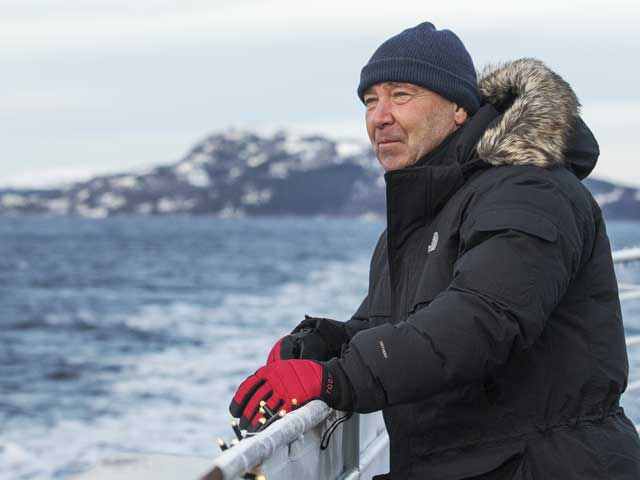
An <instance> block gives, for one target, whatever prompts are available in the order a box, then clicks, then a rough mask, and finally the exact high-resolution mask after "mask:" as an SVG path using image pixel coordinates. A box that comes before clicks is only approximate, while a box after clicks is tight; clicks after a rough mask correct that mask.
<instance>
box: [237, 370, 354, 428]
mask: <svg viewBox="0 0 640 480" xmlns="http://www.w3.org/2000/svg"><path fill="white" fill-rule="evenodd" d="M294 398H295V399H296V400H297V401H298V405H304V404H305V403H307V402H309V401H311V400H315V399H320V400H322V401H324V402H325V403H326V404H327V405H329V406H330V407H333V408H337V409H339V410H351V406H352V404H353V402H352V400H351V386H350V384H349V380H348V378H347V376H346V375H345V373H344V372H343V370H342V367H341V366H340V365H339V364H338V361H337V359H334V360H331V361H329V362H315V361H313V360H279V361H275V362H272V363H270V364H268V365H265V366H264V367H261V368H259V369H258V370H257V371H256V373H254V374H253V375H251V376H250V377H249V378H247V379H246V380H245V381H244V382H242V384H241V385H240V387H238V390H237V392H236V394H235V395H234V397H233V400H232V401H231V405H229V411H230V412H231V415H232V416H234V417H236V418H240V428H243V429H247V430H249V431H255V430H256V428H257V427H258V426H259V425H258V424H259V419H260V417H262V415H261V414H260V412H259V409H260V402H261V401H262V400H264V401H265V402H266V404H267V406H268V407H269V408H270V409H271V410H272V411H274V412H278V411H279V410H281V409H284V410H286V411H287V412H290V411H291V409H292V408H291V400H292V399H294Z"/></svg>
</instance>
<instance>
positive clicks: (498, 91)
mask: <svg viewBox="0 0 640 480" xmlns="http://www.w3.org/2000/svg"><path fill="white" fill-rule="evenodd" d="M478 88H479V89H480V92H481V93H482V95H483V105H482V107H480V109H479V110H478V111H477V112H476V113H475V114H474V115H473V116H472V117H471V118H470V119H469V120H468V121H467V123H466V124H465V125H464V126H463V127H461V128H460V129H458V130H456V131H455V132H454V133H452V134H451V135H449V136H448V137H447V138H446V139H445V140H444V141H443V142H442V143H441V144H440V145H439V146H438V147H436V148H435V149H434V150H433V151H431V152H430V153H428V154H427V155H425V156H424V157H422V158H420V159H419V160H418V162H416V163H415V164H414V165H412V166H410V167H407V168H404V169H401V170H394V171H391V172H387V173H386V174H385V176H384V177H385V181H386V184H387V228H388V230H389V233H390V234H392V235H393V234H394V233H395V234H397V236H398V238H396V241H394V243H397V244H398V245H401V244H402V243H403V242H404V238H405V237H406V236H407V235H409V234H410V233H411V231H412V230H413V229H414V228H417V227H419V226H420V225H423V224H424V223H428V222H430V221H431V219H433V217H434V216H435V215H436V214H437V212H438V211H439V210H440V209H441V208H442V206H443V205H444V204H445V203H446V201H447V200H448V199H449V198H450V197H451V195H453V193H455V192H456V191H457V190H458V189H459V188H460V186H461V185H462V184H463V183H464V179H465V177H466V176H467V175H468V174H469V173H471V172H473V171H474V170H475V169H477V168H483V167H489V166H502V165H535V166H539V167H544V168H552V167H556V166H561V165H565V166H567V167H568V168H570V169H571V170H573V171H574V173H575V174H576V175H577V176H579V177H580V178H583V177H585V176H586V175H588V173H589V172H590V171H591V169H593V167H594V165H595V162H596V160H597V158H598V154H599V150H598V145H597V142H596V141H595V138H593V135H592V134H591V132H590V130H589V129H588V127H587V126H586V125H585V124H584V122H582V120H581V119H580V117H579V106H580V104H579V102H578V99H577V97H576V95H575V93H574V92H573V90H572V89H571V87H570V86H569V84H568V83H567V82H565V81H564V80H563V79H562V78H561V77H560V76H559V75H557V74H556V73H555V72H553V71H551V70H550V69H549V68H548V67H546V66H545V65H544V64H543V63H542V62H541V61H539V60H535V59H531V58H523V59H520V60H516V61H513V62H507V63H504V64H500V65H497V66H489V67H486V68H485V69H484V70H483V71H482V73H481V74H480V76H479V80H478Z"/></svg>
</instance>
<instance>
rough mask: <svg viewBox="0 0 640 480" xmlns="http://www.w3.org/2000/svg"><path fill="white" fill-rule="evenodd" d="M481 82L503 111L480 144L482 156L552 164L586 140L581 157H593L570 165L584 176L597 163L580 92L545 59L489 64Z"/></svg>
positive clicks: (488, 98) (502, 162)
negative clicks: (583, 120)
mask: <svg viewBox="0 0 640 480" xmlns="http://www.w3.org/2000/svg"><path fill="white" fill-rule="evenodd" d="M478 87H479V89H480V92H481V94H482V95H483V97H484V99H485V101H486V102H487V103H490V104H492V105H493V106H495V107H496V109H497V110H498V111H500V112H503V114H502V115H501V116H500V117H499V118H498V119H496V121H495V122H494V123H493V124H492V125H491V126H490V127H489V128H488V129H487V130H486V131H485V132H484V133H483V135H482V137H481V138H480V140H479V142H478V144H477V145H476V151H477V153H478V155H479V157H480V158H482V159H484V160H486V161H487V162H489V163H491V164H492V165H496V166H498V165H536V166H539V167H545V168H551V167H553V166H556V165H561V164H564V163H565V162H567V163H572V162H571V160H572V158H571V156H570V155H568V152H569V151H571V150H574V149H575V148H574V147H575V146H576V142H578V143H582V145H580V147H579V149H578V150H579V152H578V153H579V154H580V155H578V156H579V157H580V158H579V159H578V160H581V161H584V160H585V159H586V160H588V162H586V163H585V162H583V163H585V164H583V165H579V166H578V170H579V171H576V168H574V166H573V165H568V166H569V167H571V168H572V169H573V170H574V171H576V174H578V175H579V176H581V177H583V176H586V174H588V172H589V171H591V169H592V168H593V166H595V162H596V160H597V157H598V153H599V151H598V147H597V143H596V141H595V139H594V138H593V135H591V132H590V131H589V129H588V128H587V127H586V125H584V123H583V122H582V120H580V117H579V109H580V103H579V102H578V98H577V97H576V95H575V93H574V92H573V90H572V88H571V87H570V86H569V84H568V83H567V82H566V81H564V80H563V79H562V78H561V77H560V76H559V75H558V74H556V73H555V72H553V71H552V70H550V69H549V68H548V67H547V66H546V65H545V64H544V63H542V62H541V61H540V60H536V59H533V58H523V59H520V60H515V61H512V62H507V63H503V64H499V65H490V66H488V67H486V68H485V69H484V70H483V71H482V72H481V73H480V75H479V79H478ZM585 130H586V132H585ZM578 131H579V132H578ZM578 134H579V135H578ZM577 135H578V137H580V138H577ZM585 135H586V137H585ZM585 149H586V150H587V151H588V153H589V154H588V155H586V157H588V158H586V157H585ZM573 153H574V154H575V153H576V152H573ZM574 156H575V155H574Z"/></svg>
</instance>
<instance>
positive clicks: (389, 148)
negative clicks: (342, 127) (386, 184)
mask: <svg viewBox="0 0 640 480" xmlns="http://www.w3.org/2000/svg"><path fill="white" fill-rule="evenodd" d="M364 103H365V105H366V107H367V112H366V122H367V133H368V134H369V140H371V144H372V145H373V150H374V151H375V153H376V157H377V158H378V161H379V162H380V165H382V168H384V170H385V171H390V170H397V169H400V168H404V167H406V166H408V165H412V164H413V163H415V162H417V161H418V159H420V158H421V157H423V156H424V155H426V154H427V153H429V152H430V151H431V150H433V149H434V148H435V147H437V146H438V145H439V144H440V143H441V142H442V141H443V140H444V139H445V138H446V137H447V136H448V135H449V134H450V133H451V132H453V131H454V130H456V129H457V128H458V127H459V125H460V124H461V123H463V122H464V120H466V112H464V110H462V109H459V108H458V107H457V105H456V104H455V103H452V102H450V101H448V100H446V99H444V98H443V97H441V96H440V95H438V94H437V93H435V92H432V91H431V90H427V89H426V88H423V87H420V86H418V85H413V84H411V83H397V82H383V83H377V84H375V85H372V86H371V87H369V88H368V89H367V90H366V91H365V93H364ZM461 115H463V117H464V118H462V117H461ZM461 118H462V121H460V119H461Z"/></svg>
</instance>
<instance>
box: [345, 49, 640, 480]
mask: <svg viewBox="0 0 640 480" xmlns="http://www.w3.org/2000/svg"><path fill="white" fill-rule="evenodd" d="M479 85H480V89H481V92H482V93H483V96H484V98H485V103H484V105H483V106H482V107H481V108H480V110H479V111H478V112H477V113H476V114H475V115H474V116H473V117H471V118H470V119H469V121H468V122H467V123H466V124H465V125H464V126H463V127H462V128H460V129H459V130H457V131H456V132H454V133H453V134H452V135H450V136H449V137H448V138H447V139H446V140H445V141H444V142H443V143H442V144H441V145H440V146H439V147H438V148H436V150H434V151H432V152H431V153H429V154H428V155H427V156H426V157H424V158H422V159H421V160H420V161H419V162H418V163H417V164H416V165H414V166H412V167H409V168H405V169H401V170H396V171H391V172H388V173H386V174H385V180H386V190H387V229H386V231H385V232H384V233H383V234H382V236H381V237H380V240H379V241H378V244H377V246H376V248H375V252H374V254H373V258H372V260H371V269H370V278H369V290H368V295H367V297H366V298H365V300H364V301H363V303H362V305H361V306H360V308H359V309H358V311H357V312H356V314H355V315H354V316H353V318H352V319H351V320H349V321H348V322H346V325H345V326H346V329H347V331H348V333H349V336H350V337H351V339H350V342H349V344H348V346H347V347H346V349H345V351H344V352H343V354H342V356H341V358H340V359H339V360H338V363H339V365H340V366H341V367H342V369H343V371H344V373H345V374H346V377H347V378H348V382H349V384H350V385H351V392H352V402H353V407H354V410H355V411H358V412H372V411H375V410H380V409H382V410H383V412H384V419H385V423H386V426H387V430H388V433H389V438H390V447H391V448H390V449H391V478H393V479H394V480H397V479H403V480H405V479H411V480H413V479H416V480H417V479H430V480H454V479H480V478H482V479H529V480H531V479H562V480H571V479H576V480H577V479H580V480H585V479H640V441H639V439H638V434H637V432H636V430H635V428H634V426H633V424H632V423H631V422H630V421H629V420H628V419H627V417H626V416H625V414H624V412H623V410H622V408H621V407H620V406H619V399H620V395H621V393H622V392H623V391H624V389H625V387H626V384H627V371H628V362H627V354H626V347H625V339H624V331H623V324H622V316H621V312H620V304H619V299H618V290H617V283H616V278H615V274H614V269H613V264H612V260H611V250H610V246H609V241H608V238H607V233H606V230H605V224H604V221H603V219H602V215H601V212H600V209H599V208H598V205H597V204H596V202H595V201H594V199H593V198H592V196H591V195H590V193H589V192H588V190H587V189H586V188H585V187H584V186H583V185H582V184H581V182H580V178H583V177H585V176H586V175H588V173H589V172H590V171H591V169H592V168H593V166H594V165H595V161H596V159H597V157H598V153H599V152H598V146H597V143H596V141H595V139H594V138H593V136H592V134H591V132H590V131H589V129H588V128H587V127H586V126H585V124H584V123H583V122H582V120H581V119H580V118H579V116H578V101H577V99H576V98H575V95H574V93H573V91H572V90H571V88H570V87H569V85H568V84H566V83H565V82H564V81H563V80H562V79H561V78H560V77H558V76H557V75H556V74H555V73H553V72H552V71H550V70H549V69H548V68H547V67H545V66H544V65H543V64H542V63H541V62H538V61H536V60H532V59H523V60H518V61H515V62H512V63H508V64H505V65H502V66H500V67H497V68H495V69H493V70H489V71H485V72H484V74H483V75H481V77H480V81H479Z"/></svg>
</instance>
